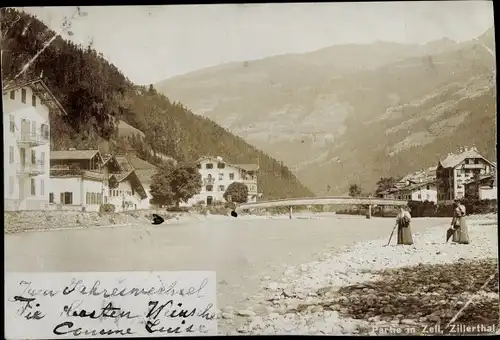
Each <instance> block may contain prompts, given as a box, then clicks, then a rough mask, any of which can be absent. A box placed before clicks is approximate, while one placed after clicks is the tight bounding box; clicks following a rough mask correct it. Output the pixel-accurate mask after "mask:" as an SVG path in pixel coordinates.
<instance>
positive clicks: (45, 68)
mask: <svg viewBox="0 0 500 340" xmlns="http://www.w3.org/2000/svg"><path fill="white" fill-rule="evenodd" d="M1 14H2V17H1V29H2V78H3V79H2V81H3V86H5V85H6V84H7V83H9V82H10V81H12V80H13V79H14V78H15V77H16V75H17V74H18V73H19V72H20V71H21V70H22V69H23V67H24V66H25V65H26V63H27V62H28V61H29V60H30V59H31V58H33V57H34V56H35V54H36V53H37V52H38V51H40V50H42V49H43V47H44V45H45V44H46V43H47V42H48V41H50V40H51V38H52V37H53V36H54V35H55V32H53V31H51V30H49V29H48V28H47V27H46V26H45V25H44V24H43V23H42V22H40V21H39V20H37V19H36V18H34V17H33V16H30V15H27V14H25V13H22V12H19V11H17V10H13V9H2V10H1ZM137 67H140V65H138V66H137ZM39 76H41V77H42V79H43V81H44V82H45V83H46V84H47V85H48V87H49V88H50V89H51V91H52V92H53V93H54V95H55V96H56V97H57V98H58V100H59V101H60V103H61V104H62V106H63V107H64V108H65V109H66V111H67V112H68V116H67V117H64V118H61V117H57V116H53V117H51V126H52V130H51V137H52V140H51V147H52V148H53V149H54V150H60V149H67V148H69V147H77V148H93V147H97V146H98V145H102V144H103V142H104V144H108V145H110V147H111V148H112V149H114V151H120V150H121V151H123V149H127V148H129V147H130V145H126V144H132V146H133V147H134V148H136V149H138V152H139V153H140V155H141V156H143V157H144V158H147V160H148V161H151V162H153V163H156V164H158V163H159V162H161V161H160V160H159V158H157V157H152V156H150V152H151V150H152V151H153V153H158V152H160V153H162V154H165V155H167V156H170V157H173V158H175V159H177V160H179V161H193V160H195V159H197V158H198V157H200V156H202V155H213V156H221V157H223V158H225V159H227V160H228V161H230V162H235V163H256V162H259V165H260V169H261V170H260V175H259V191H261V192H263V193H264V197H265V198H281V197H298V196H311V195H312V193H311V191H310V190H309V189H307V188H306V187H305V186H303V185H302V184H301V183H300V182H299V181H298V180H297V179H296V177H295V176H294V175H293V174H292V173H291V171H290V170H289V169H288V168H287V167H285V166H283V165H282V163H280V162H278V161H277V160H275V159H273V158H271V157H270V156H268V155H267V154H265V153H264V152H262V151H260V150H258V149H256V148H255V147H253V146H251V145H249V144H248V143H246V142H245V141H244V140H243V139H241V138H239V137H237V136H235V135H233V134H231V133H229V132H228V131H226V130H225V129H223V128H222V127H221V126H219V125H217V124H216V123H214V122H213V121H211V120H210V119H207V118H202V117H199V116H196V115H194V114H193V113H192V112H191V111H190V110H189V109H187V108H186V107H184V106H183V105H182V104H180V103H174V102H171V101H170V100H169V99H168V98H167V97H166V96H165V95H163V94H159V93H157V92H156V90H154V89H153V87H152V86H150V87H144V86H136V85H134V84H133V83H132V82H131V81H130V80H128V79H127V78H126V77H125V76H124V75H123V74H122V73H121V72H120V71H119V70H118V69H117V68H116V67H115V66H114V65H112V64H111V63H109V62H108V61H106V60H105V59H104V58H103V57H102V55H100V54H99V53H98V52H96V51H95V50H93V49H92V46H87V47H82V46H77V45H75V44H73V43H72V42H70V41H65V40H63V39H61V38H60V37H57V38H56V39H55V40H53V41H52V42H51V43H50V45H49V46H48V47H47V48H46V49H45V50H44V51H43V53H41V54H40V55H39V56H38V58H37V59H36V60H35V61H34V62H33V63H32V64H31V65H30V66H29V67H28V68H27V71H26V72H25V73H24V74H23V75H22V76H20V77H18V78H17V79H16V81H18V80H19V79H32V78H34V77H39ZM112 117H114V118H117V119H122V120H124V121H125V122H127V123H128V124H130V125H132V126H134V127H136V128H138V129H139V130H141V131H143V132H144V133H145V142H142V141H140V140H133V141H125V140H119V139H118V138H117V134H116V128H115V126H114V123H113V121H114V120H113V119H112Z"/></svg>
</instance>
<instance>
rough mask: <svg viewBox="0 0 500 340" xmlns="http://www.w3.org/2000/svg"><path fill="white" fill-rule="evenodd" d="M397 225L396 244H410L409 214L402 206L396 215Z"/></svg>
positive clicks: (411, 241)
mask: <svg viewBox="0 0 500 340" xmlns="http://www.w3.org/2000/svg"><path fill="white" fill-rule="evenodd" d="M396 224H397V226H398V244H404V245H412V244H413V236H412V234H411V226H410V224H411V215H410V213H409V212H408V211H406V210H405V209H404V208H401V210H400V211H399V214H398V216H397V217H396Z"/></svg>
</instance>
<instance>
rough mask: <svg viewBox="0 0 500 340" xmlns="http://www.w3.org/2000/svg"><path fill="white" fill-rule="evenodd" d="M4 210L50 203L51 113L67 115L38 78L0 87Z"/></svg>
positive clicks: (40, 207) (34, 208)
mask: <svg viewBox="0 0 500 340" xmlns="http://www.w3.org/2000/svg"><path fill="white" fill-rule="evenodd" d="M2 97H3V134H4V210H5V211H16V210H43V209H45V208H46V207H47V206H48V203H49V190H48V189H49V164H50V162H49V160H50V114H59V115H67V113H66V111H65V110H64V109H63V107H62V106H61V104H60V103H59V102H58V101H57V99H56V98H55V97H54V95H53V94H52V92H51V91H50V90H49V89H48V88H47V86H46V85H45V83H44V82H43V81H42V80H41V79H35V80H33V81H29V82H13V83H11V84H8V85H6V86H5V87H4V88H3V90H2Z"/></svg>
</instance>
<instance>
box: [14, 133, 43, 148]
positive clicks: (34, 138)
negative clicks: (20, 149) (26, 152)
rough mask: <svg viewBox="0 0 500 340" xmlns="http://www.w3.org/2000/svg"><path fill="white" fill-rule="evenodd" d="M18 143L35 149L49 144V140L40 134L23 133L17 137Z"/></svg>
mask: <svg viewBox="0 0 500 340" xmlns="http://www.w3.org/2000/svg"><path fill="white" fill-rule="evenodd" d="M17 142H18V143H19V144H21V145H26V146H29V147H33V146H39V145H44V144H47V143H48V142H49V138H48V136H43V135H42V134H39V133H31V132H21V134H20V135H18V136H17Z"/></svg>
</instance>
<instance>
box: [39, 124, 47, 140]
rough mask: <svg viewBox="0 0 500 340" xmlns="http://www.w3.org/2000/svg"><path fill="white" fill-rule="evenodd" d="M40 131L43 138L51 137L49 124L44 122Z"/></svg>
mask: <svg viewBox="0 0 500 340" xmlns="http://www.w3.org/2000/svg"><path fill="white" fill-rule="evenodd" d="M40 132H41V134H42V137H43V138H45V139H49V126H48V125H47V124H42V126H41V127H40Z"/></svg>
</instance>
